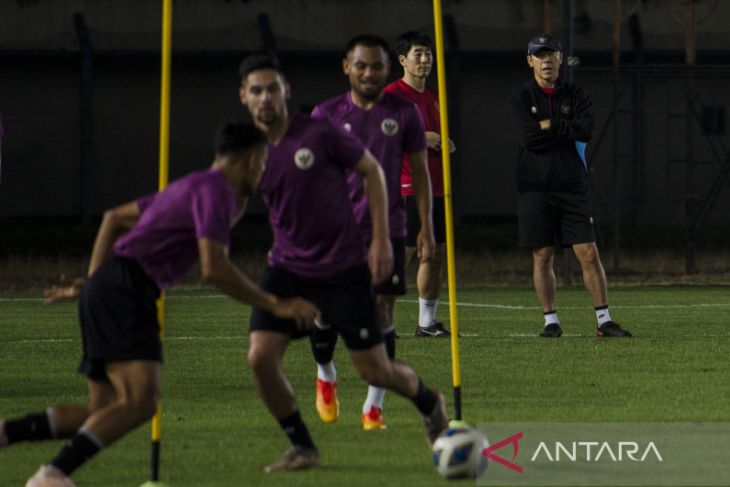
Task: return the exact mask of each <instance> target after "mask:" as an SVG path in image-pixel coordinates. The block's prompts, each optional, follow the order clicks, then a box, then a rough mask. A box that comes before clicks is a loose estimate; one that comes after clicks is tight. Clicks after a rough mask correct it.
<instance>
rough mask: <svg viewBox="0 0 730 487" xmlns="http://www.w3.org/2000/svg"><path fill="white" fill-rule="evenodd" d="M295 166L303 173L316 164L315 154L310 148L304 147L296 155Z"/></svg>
mask: <svg viewBox="0 0 730 487" xmlns="http://www.w3.org/2000/svg"><path fill="white" fill-rule="evenodd" d="M294 164H296V166H297V167H298V168H299V169H301V170H302V171H306V170H307V169H309V168H310V167H312V164H314V153H313V152H312V150H311V149H309V148H308V147H302V148H301V149H299V150H298V151H296V152H295V153H294Z"/></svg>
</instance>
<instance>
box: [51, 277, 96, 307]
mask: <svg viewBox="0 0 730 487" xmlns="http://www.w3.org/2000/svg"><path fill="white" fill-rule="evenodd" d="M65 280H66V276H65V275H61V279H60V281H61V282H60V284H59V285H53V286H51V288H50V289H44V290H43V304H51V303H55V302H56V301H63V300H68V299H76V298H78V297H79V295H81V288H82V287H84V284H85V283H86V279H84V278H83V277H77V278H75V279H73V280H72V281H71V285H68V286H65V285H63V284H64V281H65Z"/></svg>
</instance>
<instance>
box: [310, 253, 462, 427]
mask: <svg viewBox="0 0 730 487" xmlns="http://www.w3.org/2000/svg"><path fill="white" fill-rule="evenodd" d="M341 279H342V282H339V284H340V285H339V286H338V291H337V296H332V295H330V298H331V299H330V300H329V301H328V302H331V303H336V304H334V305H331V306H327V303H323V304H322V305H320V303H319V302H317V305H318V306H320V309H321V310H322V313H323V315H325V314H326V313H328V314H329V315H330V316H331V320H330V321H331V322H332V323H333V324H335V326H337V330H338V332H339V333H340V335H341V336H342V339H343V340H344V342H345V345H346V346H347V349H348V353H349V354H350V358H351V359H352V362H353V364H354V365H355V368H356V369H357V371H358V374H359V375H360V377H362V378H363V379H364V380H365V381H366V382H367V383H368V384H372V385H375V386H378V387H382V388H385V389H390V390H392V391H395V392H396V393H397V394H400V395H402V396H404V397H407V398H409V399H411V400H412V401H413V402H414V404H415V405H416V407H417V408H418V410H419V411H420V412H421V414H423V416H424V423H425V425H426V433H427V435H428V438H429V441H433V440H434V439H435V437H436V436H438V434H439V433H440V432H441V431H442V430H443V429H444V428H446V427H447V423H448V420H447V418H446V406H445V402H444V399H443V396H442V395H441V394H440V393H439V392H437V391H435V390H431V389H429V388H427V387H426V386H424V385H423V383H422V382H421V380H420V379H419V377H418V376H417V375H416V373H415V372H414V371H413V369H411V368H410V367H409V366H407V365H405V364H403V363H400V362H397V361H395V360H392V359H390V358H389V357H388V354H387V352H386V348H385V344H384V343H383V333H382V327H381V325H380V323H379V319H378V318H377V310H376V306H375V298H374V293H373V289H372V287H371V285H370V272H369V270H368V268H367V266H361V267H358V268H354V269H351V270H350V271H348V272H347V273H344V274H343V275H342V276H341Z"/></svg>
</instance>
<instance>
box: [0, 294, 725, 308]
mask: <svg viewBox="0 0 730 487" xmlns="http://www.w3.org/2000/svg"><path fill="white" fill-rule="evenodd" d="M223 298H226V299H230V298H229V297H228V296H227V295H225V294H202V295H179V296H175V295H172V296H167V298H166V299H167V300H171V301H177V300H182V299H223ZM42 301H43V299H42V298H0V302H6V303H9V302H38V303H40V302H42ZM398 302H400V303H414V304H417V303H418V301H417V300H415V299H398ZM441 305H442V306H448V305H449V302H448V301H442V302H441ZM456 305H457V306H460V307H463V308H492V309H506V310H515V311H522V310H536V309H540V307H539V306H523V305H519V304H518V305H511V304H498V303H468V302H457V303H456ZM589 307H590V306H589V305H586V306H560V309H586V308H589ZM611 308H613V309H631V308H633V309H679V308H730V302H728V303H687V304H612V305H611Z"/></svg>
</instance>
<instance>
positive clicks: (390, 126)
mask: <svg viewBox="0 0 730 487" xmlns="http://www.w3.org/2000/svg"><path fill="white" fill-rule="evenodd" d="M380 130H382V131H383V133H384V134H385V135H395V134H397V133H398V122H396V121H395V120H393V119H392V118H386V119H385V120H383V123H381V124H380Z"/></svg>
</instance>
